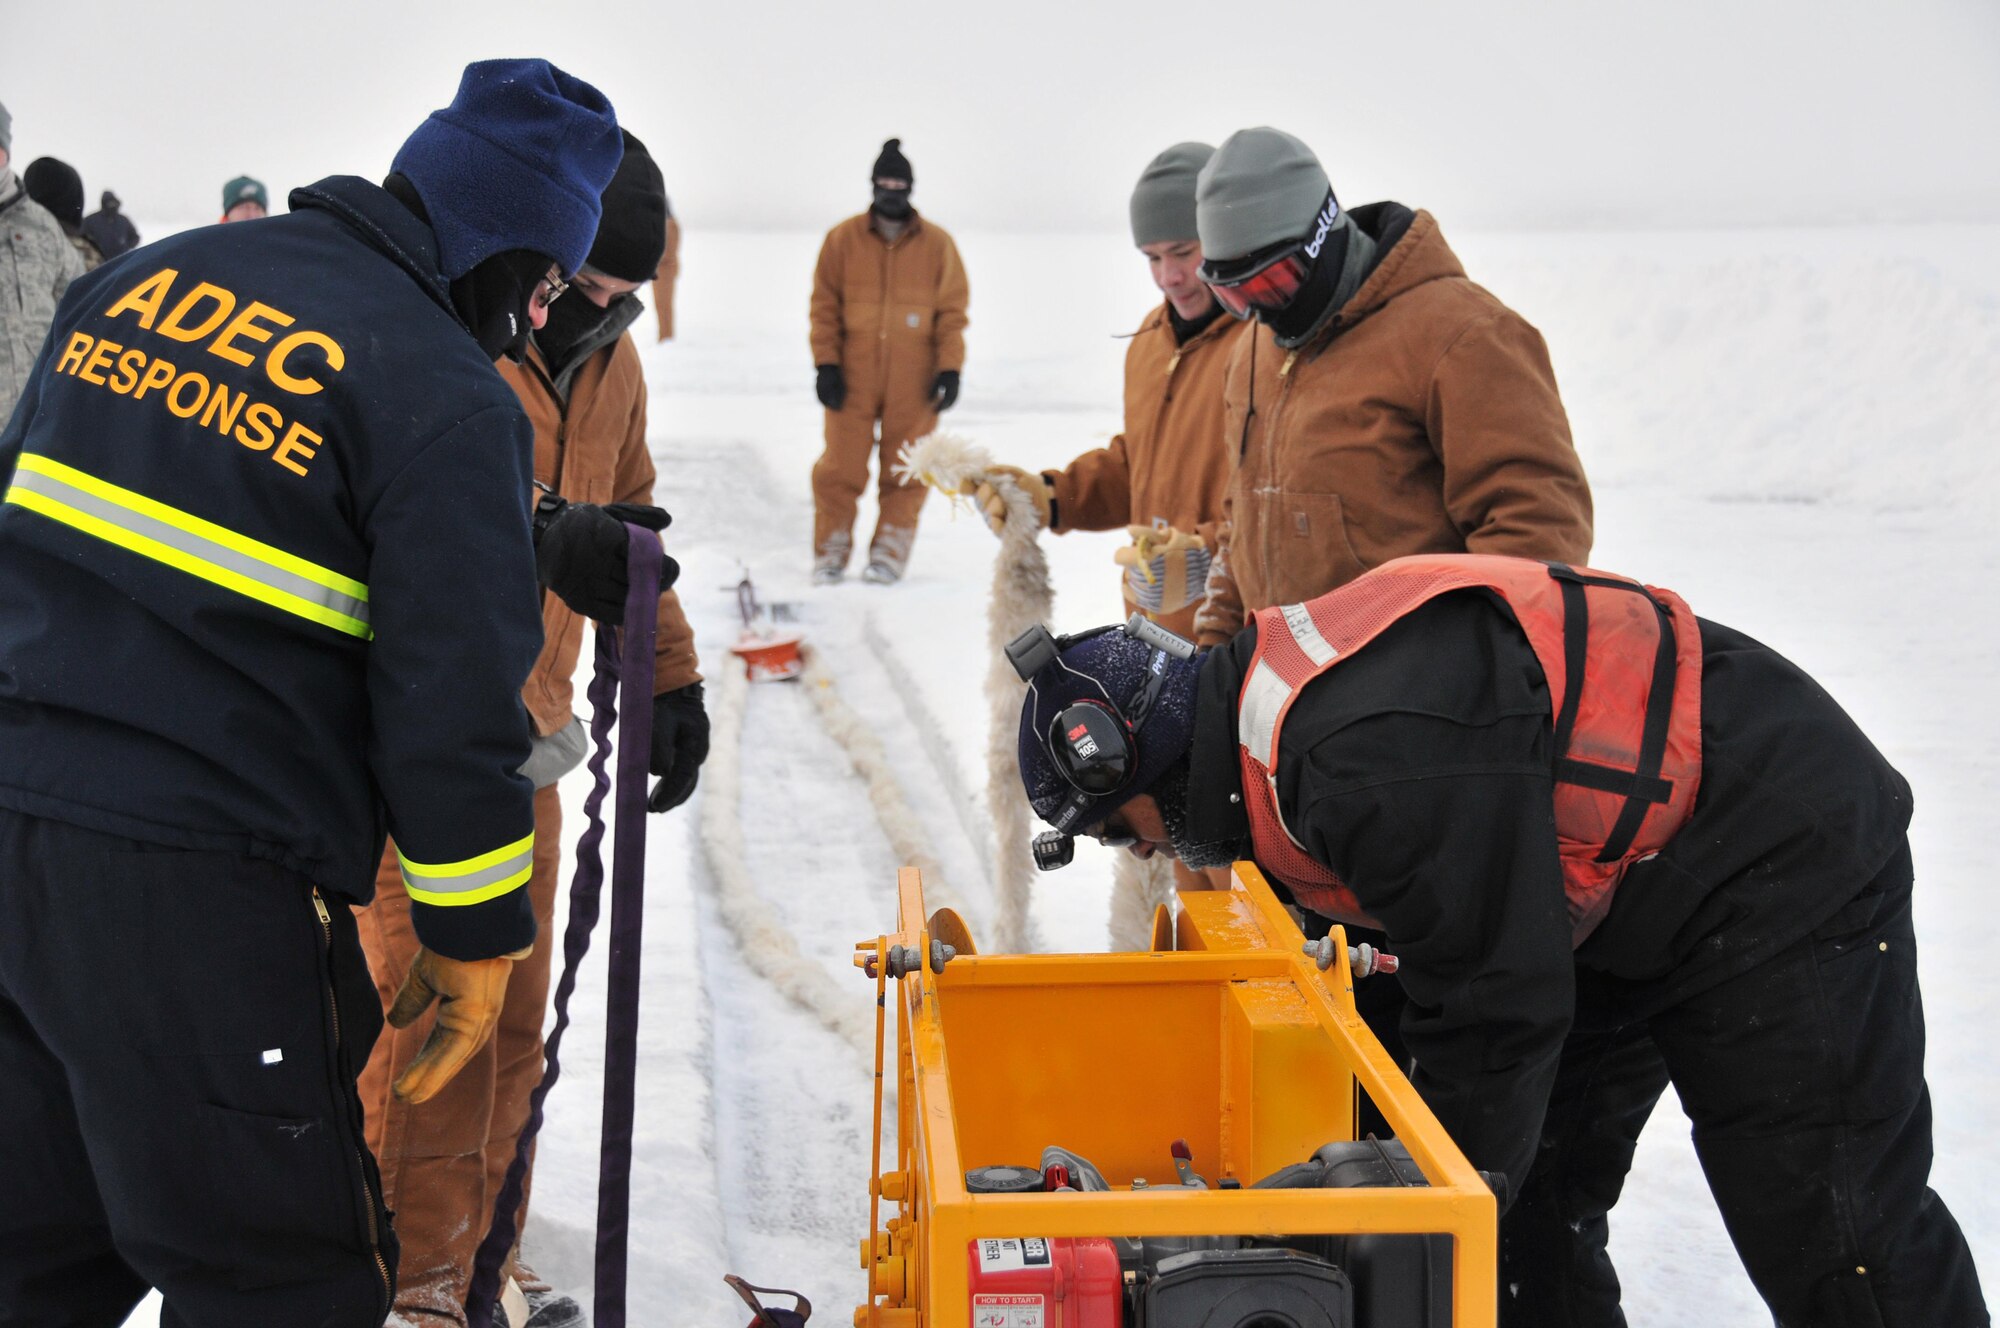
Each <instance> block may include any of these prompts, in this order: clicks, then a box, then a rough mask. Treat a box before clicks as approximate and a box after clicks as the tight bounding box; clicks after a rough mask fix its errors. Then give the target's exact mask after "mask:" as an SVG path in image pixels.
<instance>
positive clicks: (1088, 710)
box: [1048, 699, 1139, 798]
mask: <svg viewBox="0 0 2000 1328" xmlns="http://www.w3.org/2000/svg"><path fill="white" fill-rule="evenodd" d="M1048 749H1049V757H1050V759H1051V760H1053V761H1054V762H1055V766H1056V769H1057V770H1058V771H1060V772H1061V774H1062V776H1063V778H1064V779H1066V780H1068V781H1069V783H1070V785H1071V787H1073V788H1075V789H1076V790H1077V791H1078V792H1081V793H1087V794H1089V795H1090V796H1091V797H1093V798H1103V797H1109V796H1110V795H1111V794H1114V793H1116V792H1118V791H1119V790H1120V789H1122V788H1124V787H1125V785H1126V784H1128V783H1130V782H1131V779H1132V776H1133V774H1134V772H1136V771H1137V770H1138V768H1139V744H1138V742H1137V741H1136V740H1135V739H1134V737H1133V735H1132V727H1131V725H1129V724H1127V723H1126V722H1125V718H1124V716H1122V715H1120V714H1119V713H1118V711H1117V710H1115V709H1113V708H1112V707H1111V706H1110V705H1108V704H1106V703H1105V702H1103V701H1097V700H1090V699H1085V700H1081V701H1077V702H1075V703H1074V704H1072V705H1068V706H1065V707H1063V709H1062V710H1060V711H1059V712H1057V714H1056V717H1055V718H1054V719H1053V720H1052V721H1050V724H1049V732H1048Z"/></svg>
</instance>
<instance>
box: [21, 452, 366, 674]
mask: <svg viewBox="0 0 2000 1328" xmlns="http://www.w3.org/2000/svg"><path fill="white" fill-rule="evenodd" d="M5 501H7V502H10V503H13V504H14V505H16V506H18V507H23V508H26V509H28V510H29V511H33V512H37V513H39V514H41V515H42V516H45V517H48V518H49V519H50V520H52V521H57V522H60V523H62V524H64V525H67V526H70V527H72V528H74V529H76V530H80V531H82V532H84V533H85V534H88V535H93V536H95V537H97V538H98V539H102V540H104V541H106V542H107V543H110V544H116V545H118V546H119V547H120V548H123V549H127V550H129V551H131V552H133V553H136V554H139V555H141V556H142V557H146V558H151V559H153V560H154V561H155V562H160V563H164V564H166V565H167V566H169V567H174V568H177V569H178V570H180V571H183V572H186V573H188V574H189V575H191V576H197V577H200V578H201V579H202V580H204V581H209V582H212V583H213V584H215V585H219V586H223V587H225V588H226V589H229V590H233V591H236V592H237V593H238V594H241V595H246V596H248V597H249V598H251V599H255V600H258V601H260V602H262V603H265V604H269V605H271V606H272V607H273V608H277V609H282V610H284V611H285V612H287V613H293V614H297V615H298V616H300V617H302V618H309V619H311V620H312V621H314V622H317V623H320V624H322V625H324V626H327V627H331V628H333V629H334V630H336V631H339V632H344V633H346V634H348V635H350V636H356V637H360V638H361V639H362V640H364V641H365V640H368V639H370V638H371V637H372V636H373V635H374V633H373V632H372V630H371V629H370V628H369V625H368V587H367V586H365V585H363V584H362V583H361V582H359V581H356V580H354V579H353V578H351V577H345V576H342V575H341V574H340V573H338V572H335V571H332V570H331V569H329V568H325V567H321V566H319V565H318V564H317V563H312V562H308V561H306V560H305V559H303V558H300V557H297V556H296V555H293V554H290V553H287V552H285V551H284V550H283V549H279V548H276V547H274V546H272V545H269V544H265V543H263V542H261V541H259V540H254V539H251V538H250V537H249V536H247V535H241V534H238V533H237V532H235V531H233V530H229V529H227V528H225V527H223V526H218V525H216V524H215V523H214V522H212V521H205V520H203V519H202V518H200V517H198V516H195V515H193V514H191V513H188V512H183V511H181V510H180V509H179V508H177V507H171V506H169V505H168V504H166V503H162V502H159V501H157V500H155V499H152V498H148V497H146V496H145V495H144V494H140V493H135V492H133V491H132V490H130V489H125V488H121V487H120V486H118V485H116V484H112V483H109V482H107V481H105V480H101V479H98V478H97V477H96V476H94V475H90V474H87V473H85V472H84V471H80V470H78V469H76V468H75V467H73V466H66V465H64V464H63V463H62V462H60V461H54V460H51V459H50V458H48V457H44V456H37V455H35V454H33V453H24V454H22V456H21V457H20V459H19V461H18V463H17V464H16V467H15V481H14V484H13V486H12V487H10V488H9V489H8V491H7V495H6V499H5Z"/></svg>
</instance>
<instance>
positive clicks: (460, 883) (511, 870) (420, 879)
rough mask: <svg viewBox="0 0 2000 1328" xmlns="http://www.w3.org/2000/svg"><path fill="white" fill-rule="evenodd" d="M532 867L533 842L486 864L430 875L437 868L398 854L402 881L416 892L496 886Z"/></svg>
mask: <svg viewBox="0 0 2000 1328" xmlns="http://www.w3.org/2000/svg"><path fill="white" fill-rule="evenodd" d="M532 868H534V842H532V840H530V844H528V846H526V848H522V850H520V852H518V854H514V856H510V858H502V860H498V862H492V864H488V866H482V868H476V870H472V872H466V874H462V876H430V874H428V872H436V870H440V868H426V866H424V864H420V862H410V860H408V858H402V884H404V888H408V890H410V892H412V896H416V894H426V896H430V894H470V892H474V890H484V888H486V886H498V884H502V882H506V880H508V878H512V876H520V874H522V872H528V870H532Z"/></svg>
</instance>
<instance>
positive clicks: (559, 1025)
mask: <svg viewBox="0 0 2000 1328" xmlns="http://www.w3.org/2000/svg"><path fill="white" fill-rule="evenodd" d="M625 529H626V531H627V533H628V534H629V536H630V538H629V539H628V540H627V541H626V545H627V552H626V568H627V571H628V573H629V576H630V580H631V588H630V590H628V591H627V593H626V596H625V626H624V627H623V628H622V629H614V628H610V627H603V626H600V627H599V628H598V629H597V660H596V672H595V674H594V675H593V676H592V678H591V680H590V706H591V712H590V734H591V737H592V739H593V740H594V741H595V743H596V750H595V751H593V752H592V754H591V758H590V773H591V777H592V778H593V780H594V781H595V783H594V784H593V785H592V787H591V790H590V796H589V797H588V798H586V799H585V800H584V804H583V814H584V817H585V818H586V820H587V821H588V822H589V824H588V825H587V826H586V828H585V829H584V832H583V835H582V837H581V838H580V839H578V840H577V845H576V872H575V874H574V875H573V876H572V877H571V878H570V887H569V926H568V928H567V930H565V931H564V933H563V971H562V979H561V981H560V982H558V983H557V985H556V1001H555V1008H556V1022H555V1027H554V1028H553V1029H551V1030H550V1031H549V1037H548V1043H547V1046H546V1048H545V1054H546V1056H547V1062H548V1063H547V1068H546V1069H545V1070H544V1071H543V1073H542V1082H541V1083H540V1084H538V1085H536V1087H535V1091H534V1094H533V1096H532V1097H530V1098H529V1101H528V1122H527V1124H526V1125H525V1126H523V1127H522V1129H521V1137H520V1140H519V1141H518V1142H517V1143H516V1145H515V1148H514V1160H513V1161H512V1162H511V1163H509V1164H508V1166H507V1179H506V1180H505V1181H504V1182H503V1183H502V1184H501V1186H500V1194H499V1197H498V1198H497V1199H496V1200H495V1202H494V1206H493V1223H492V1225H491V1226H490V1227H488V1228H487V1231H486V1238H485V1239H484V1240H483V1241H481V1242H480V1244H479V1254H478V1257H477V1258H475V1259H474V1261H473V1265H472V1286H471V1288H470V1290H468V1291H467V1293H466V1297H465V1316H466V1323H467V1326H468V1328H492V1324H493V1307H494V1304H495V1303H496V1301H497V1300H498V1298H499V1291H500V1269H501V1267H502V1265H504V1264H505V1263H506V1261H507V1256H508V1254H509V1252H510V1251H512V1249H513V1248H514V1241H515V1224H514V1216H515V1214H516V1213H517V1212H518V1211H519V1210H520V1207H521V1191H522V1189H523V1188H524V1187H525V1184H526V1180H527V1174H528V1157H529V1154H530V1152H531V1151H532V1149H533V1147H534V1142H535V1135H536V1134H537V1133H539V1132H540V1130H541V1128H542V1108H543V1104H544V1102H545V1101H546V1100H547V1098H548V1095H549V1090H550V1089H551V1088H553V1087H555V1083H556V1078H557V1076H558V1075H559V1074H560V1073H561V1065H560V1064H559V1063H558V1061H557V1059H556V1053H557V1051H558V1050H559V1049H560V1047H561V1045H562V1037H563V1032H564V1030H565V1029H567V1028H568V1027H569V999H570V996H571V995H572V994H573V993H574V992H575V991H576V975H577V969H578V968H579V967H580V966H581V965H582V963H583V957H584V955H585V953H586V952H588V951H589V949H590V933H591V932H592V931H593V930H594V929H595V928H596V926H597V915H598V906H599V902H600V898H601V895H602V893H603V885H604V859H603V854H602V848H603V843H604V818H603V815H602V812H603V809H604V798H605V795H606V794H607V793H609V792H611V790H612V788H613V782H612V780H611V778H610V777H609V776H608V775H607V774H606V773H605V766H606V764H607V762H608V760H609V757H610V755H611V728H612V725H613V724H614V723H615V724H616V725H617V726H618V778H617V782H616V789H617V796H616V798H615V799H614V803H613V805H614V808H615V810H616V812H617V827H618V828H617V832H616V835H615V836H614V838H613V840H612V857H611V960H610V965H609V982H608V990H607V992H606V998H605V1020H604V1024H605V1027H604V1129H603V1139H602V1142H601V1144H600V1150H601V1151H600V1154H599V1162H598V1169H597V1279H596V1280H597V1296H596V1300H595V1303H594V1305H593V1307H592V1319H591V1322H592V1323H593V1324H595V1325H596V1328H625V1246H626V1237H627V1232H628V1230H629V1228H630V1222H629V1215H630V1205H631V1177H632V1120H633V1093H634V1089H635V1087H636V1079H637V1073H638V1038H639V958H640V944H639V942H640V929H641V925H642V923H643V921H644V919H643V907H644V903H645V870H646V775H647V766H648V762H649V759H650V757H651V754H652V753H651V747H652V730H653V649H654V632H655V627H656V622H655V619H656V616H657V614H658V611H659V604H660V564H661V561H662V554H661V551H660V540H659V537H658V536H657V535H655V534H654V533H653V532H652V531H650V530H645V529H643V528H641V527H639V526H633V525H627V526H626V527H625ZM621 710H622V714H621ZM516 1328H518V1325H517V1326H516Z"/></svg>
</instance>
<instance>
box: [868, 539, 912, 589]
mask: <svg viewBox="0 0 2000 1328" xmlns="http://www.w3.org/2000/svg"><path fill="white" fill-rule="evenodd" d="M916 539H917V532H916V531H915V530H914V529H912V528H910V527H908V526H884V527H882V528H881V529H880V530H878V531H876V532H875V539H874V541H873V542H872V543H870V544H869V546H868V566H867V568H866V569H865V570H863V571H862V573H861V579H862V580H863V581H866V582H867V583H868V584H869V585H871V586H893V585H895V584H896V583H897V582H898V581H901V580H902V579H903V572H904V570H905V569H906V568H908V567H909V565H910V546H911V545H912V544H914V543H916Z"/></svg>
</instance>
